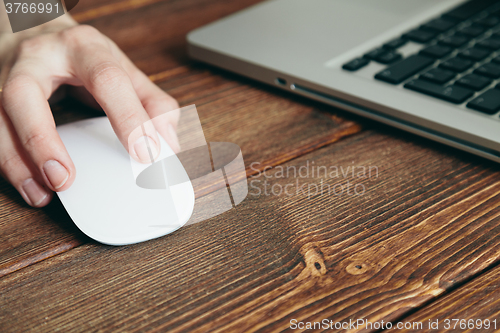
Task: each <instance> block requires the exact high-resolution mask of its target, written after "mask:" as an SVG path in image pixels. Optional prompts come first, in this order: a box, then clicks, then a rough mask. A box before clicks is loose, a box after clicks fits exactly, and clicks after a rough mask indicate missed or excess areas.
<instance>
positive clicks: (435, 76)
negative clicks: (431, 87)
mask: <svg viewBox="0 0 500 333" xmlns="http://www.w3.org/2000/svg"><path fill="white" fill-rule="evenodd" d="M455 76H457V74H456V73H454V72H452V71H447V70H445V69H441V68H433V69H431V70H430V71H427V72H425V73H424V74H422V75H420V78H421V79H424V80H428V81H431V82H434V83H437V84H445V83H446V82H448V81H450V80H451V79H454V78H455Z"/></svg>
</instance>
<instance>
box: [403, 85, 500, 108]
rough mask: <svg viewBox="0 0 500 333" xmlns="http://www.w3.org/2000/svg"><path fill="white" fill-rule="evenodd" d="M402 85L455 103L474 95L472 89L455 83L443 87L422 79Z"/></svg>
mask: <svg viewBox="0 0 500 333" xmlns="http://www.w3.org/2000/svg"><path fill="white" fill-rule="evenodd" d="M404 87H405V88H407V89H411V90H415V91H418V92H421V93H423V94H426V95H430V96H433V97H436V98H439V99H442V100H445V101H448V102H451V103H455V104H461V103H463V102H465V101H466V100H467V99H468V98H470V97H471V96H472V95H474V91H472V90H470V89H467V88H462V87H459V86H455V85H452V86H447V87H443V86H440V85H438V84H435V83H431V82H427V81H424V80H413V81H410V82H408V83H407V84H405V85H404ZM499 92H500V91H499Z"/></svg>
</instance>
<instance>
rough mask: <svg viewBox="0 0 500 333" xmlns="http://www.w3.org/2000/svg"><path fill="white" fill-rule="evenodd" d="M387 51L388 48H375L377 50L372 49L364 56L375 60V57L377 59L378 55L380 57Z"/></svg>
mask: <svg viewBox="0 0 500 333" xmlns="http://www.w3.org/2000/svg"><path fill="white" fill-rule="evenodd" d="M386 52H387V50H386V49H383V48H378V49H375V50H372V51H370V52H368V53H367V54H365V55H364V56H363V57H364V58H367V59H370V60H375V59H377V58H378V57H380V56H381V55H383V54H384V53H386Z"/></svg>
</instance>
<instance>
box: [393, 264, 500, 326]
mask: <svg viewBox="0 0 500 333" xmlns="http://www.w3.org/2000/svg"><path fill="white" fill-rule="evenodd" d="M404 324H406V325H407V328H408V329H406V330H400V331H401V332H410V331H415V330H414V329H413V328H416V327H418V326H419V325H421V327H423V328H429V327H430V328H436V329H440V330H443V331H444V330H448V331H456V332H478V331H484V332H493V331H498V330H499V329H500V266H496V267H494V268H493V269H491V270H489V271H487V272H485V273H484V274H481V275H479V276H478V277H476V278H474V279H473V280H472V281H469V282H467V283H465V284H464V285H462V286H460V287H459V288H457V289H456V290H453V291H452V292H450V293H449V294H447V295H445V296H444V297H441V298H439V299H438V300H436V301H435V302H433V303H431V304H430V305H429V306H426V307H424V308H423V309H421V310H419V311H418V312H416V313H415V314H413V315H411V316H409V317H408V318H404V321H403V324H402V325H404ZM402 327H404V326H402Z"/></svg>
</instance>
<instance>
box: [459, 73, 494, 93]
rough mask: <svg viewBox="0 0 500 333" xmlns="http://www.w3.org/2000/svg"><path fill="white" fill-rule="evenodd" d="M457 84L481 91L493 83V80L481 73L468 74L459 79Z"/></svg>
mask: <svg viewBox="0 0 500 333" xmlns="http://www.w3.org/2000/svg"><path fill="white" fill-rule="evenodd" d="M455 84H457V85H459V86H462V87H465V88H469V89H472V90H475V91H479V90H483V89H484V88H486V87H487V86H489V85H490V84H491V80H489V79H487V78H485V77H482V76H479V75H475V74H468V75H464V76H462V77H461V78H460V79H458V80H457V81H456V82H455Z"/></svg>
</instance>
